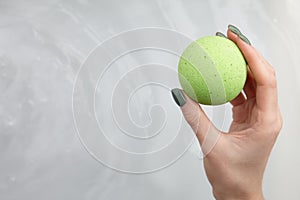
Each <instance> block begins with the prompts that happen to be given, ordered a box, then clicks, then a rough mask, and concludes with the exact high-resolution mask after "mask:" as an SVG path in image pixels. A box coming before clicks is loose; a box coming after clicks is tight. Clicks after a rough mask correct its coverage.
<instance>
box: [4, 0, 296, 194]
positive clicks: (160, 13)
mask: <svg viewBox="0 0 300 200" xmlns="http://www.w3.org/2000/svg"><path fill="white" fill-rule="evenodd" d="M299 9H300V1H296V0H287V1H280V0H264V1H250V0H247V1H233V0H212V1H204V0H202V1H200V0H198V1H196V0H193V1H192V0H187V1H183V0H176V1H171V0H162V1H158V0H157V1H146V0H133V1H116V0H111V1H104V0H100V1H96V0H90V1H88V0H77V1H75V0H74V1H73V0H53V1H47V0H27V1H22V0H9V1H8V0H7V1H5V0H1V1H0V199H1V200H17V199H24V200H32V199H39V200H47V199H49V200H50V199H51V200H53V199H55V200H60V199H61V200H65V199H73V200H83V199H84V200H89V199H101V200H109V199H110V200H111V199H112V200H115V199H124V200H125V199H128V200H129V199H130V200H134V199H137V200H138V199H145V200H146V199H149V200H150V199H157V200H160V199H161V200H165V199H173V200H177V199H178V200H181V199H189V200H193V199H195V200H196V199H213V196H212V194H211V188H210V186H209V184H208V181H207V179H206V176H205V174H204V169H203V166H202V161H201V160H200V159H199V158H198V157H199V156H198V155H197V146H196V145H193V146H192V147H191V148H190V149H189V150H188V151H187V152H186V153H185V154H184V155H183V156H182V157H181V158H180V159H179V160H177V162H175V163H174V164H173V165H170V166H169V167H167V168H165V169H163V170H159V171H157V172H154V173H149V174H141V175H134V174H126V173H121V172H119V171H116V170H112V169H110V168H108V167H106V166H104V165H102V164H100V163H99V162H98V161H96V160H95V159H93V158H92V156H91V155H90V154H89V153H88V152H87V151H86V150H85V148H84V147H83V145H82V144H81V142H80V140H79V138H78V136H77V133H76V128H75V125H74V120H73V114H72V91H73V86H74V82H75V78H76V74H77V72H78V70H79V69H80V66H81V64H82V63H83V62H84V60H85V59H86V58H87V56H88V55H89V52H91V51H92V50H93V49H94V48H95V47H96V46H97V45H98V44H99V43H101V42H103V41H104V40H106V39H107V38H110V37H111V36H113V35H115V34H118V33H120V32H122V31H128V30H131V29H135V28H143V27H160V28H165V29H171V30H175V31H178V32H180V33H183V34H185V35H188V36H189V37H190V38H192V39H197V38H199V37H202V36H205V35H213V34H214V33H215V32H216V31H223V32H224V31H225V30H226V29H227V24H228V23H232V24H234V25H237V26H238V27H240V28H241V30H242V31H243V33H245V35H247V36H248V38H249V39H250V41H251V42H252V43H253V45H254V46H255V47H256V48H257V49H258V50H259V51H260V52H261V53H262V54H263V55H264V56H265V57H266V58H267V59H268V60H269V62H270V63H271V64H272V65H273V66H274V68H275V69H276V72H277V77H278V88H279V102H280V106H281V110H282V113H283V119H284V126H283V129H282V133H281V135H280V137H279V138H278V141H277V143H276V145H275V147H274V151H273V152H272V155H271V157H270V161H269V163H268V166H267V169H266V173H265V177H264V193H265V197H266V199H273V200H281V199H289V200H299V199H300V190H299V185H300V173H299V171H298V170H299V167H300V156H299V152H300V147H299V141H300V135H299V130H298V125H299V117H298V113H300V105H299V102H300V67H299V66H298V63H299V61H300V56H299V48H298V46H299V45H300V40H299V35H300V22H299V19H300V14H299ZM137 39H138V38H137ZM150 54H151V55H152V56H153V57H155V55H156V54H155V53H150ZM145 55H148V57H147V56H145V57H146V58H144V59H145V60H147V59H148V60H149V53H148V54H145ZM160 56H162V55H160ZM156 57H159V55H157V56H156ZM168 59H169V60H171V63H172V62H173V61H174V57H173V58H171V57H170V58H168ZM132 60H133V61H134V60H135V57H134V55H132V56H131V61H132ZM150 60H151V59H150ZM172 60H173V61H172ZM175 63H176V60H175ZM121 64H122V63H121ZM121 64H120V65H121ZM172 67H173V68H174V69H175V70H176V65H174V66H172ZM114 69H115V71H118V68H117V65H116V66H115V68H114ZM143 76H144V77H147V74H144V75H143ZM166 76H168V74H166ZM112 79H113V78H112ZM112 79H109V76H108V79H107V80H108V81H109V80H112ZM87 82H88V80H87ZM128 84H129V85H130V80H129V83H128ZM145 91H146V92H144V93H143V92H141V93H139V95H138V98H136V99H135V101H136V102H135V104H134V105H131V106H130V109H131V110H132V118H133V119H134V120H135V121H136V122H137V123H139V124H147V123H146V122H149V118H147V116H148V115H147V111H148V108H149V106H151V102H154V100H153V99H151V98H150V97H151V96H154V95H157V94H161V97H162V98H160V99H159V101H161V104H162V105H170V106H171V107H173V109H174V110H176V112H175V114H174V115H172V116H170V115H169V116H168V117H169V118H168V119H167V120H169V121H170V123H171V124H172V122H173V121H174V120H175V122H176V120H178V117H180V116H181V115H180V112H179V110H178V108H177V107H176V106H175V104H174V102H173V101H172V99H171V98H170V95H169V92H168V91H166V90H154V89H153V90H152V89H151V88H148V89H146V90H145ZM106 92H109V91H103V94H102V96H101V95H100V97H99V98H101V97H103V98H105V95H104V94H105V93H106ZM143 97H145V98H143ZM82 98H84V97H82ZM155 101H157V99H156V100H155ZM145 106H146V107H147V109H144V108H145ZM168 109H169V108H168ZM205 109H206V111H207V112H210V111H211V108H209V107H206V108H205ZM221 110H223V111H226V112H225V118H224V116H223V117H219V118H218V116H217V117H216V116H215V117H214V122H215V123H216V124H217V126H218V127H220V128H222V129H223V130H226V129H227V128H228V126H229V123H230V119H231V118H230V114H231V113H230V106H229V105H225V106H223V107H222V109H221ZM99 112H100V113H101V109H100V110H99ZM167 114H168V113H167ZM157 116H160V114H157ZM148 117H149V116H148ZM150 122H151V120H150ZM175 122H174V123H173V124H175ZM106 127H108V128H109V127H111V129H112V130H114V128H115V124H113V123H112V122H110V121H108V122H106ZM164 139H165V140H167V139H168V137H165V138H164ZM118 142H122V141H118ZM124 143H126V142H124ZM136 145H137V144H136ZM104 150H105V149H104ZM107 153H109V152H107ZM124 162H126V161H124ZM142 164H143V163H141V166H142Z"/></svg>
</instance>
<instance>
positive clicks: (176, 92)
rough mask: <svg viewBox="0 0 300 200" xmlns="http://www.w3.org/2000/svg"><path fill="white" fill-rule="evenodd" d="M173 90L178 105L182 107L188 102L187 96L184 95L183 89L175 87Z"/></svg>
mask: <svg viewBox="0 0 300 200" xmlns="http://www.w3.org/2000/svg"><path fill="white" fill-rule="evenodd" d="M171 92H172V96H173V99H174V101H175V102H176V104H177V105H178V106H180V107H182V106H183V105H184V104H185V103H186V100H185V97H184V95H183V93H182V91H181V90H180V89H178V88H174V89H173V90H172V91H171Z"/></svg>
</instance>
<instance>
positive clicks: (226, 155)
mask: <svg viewBox="0 0 300 200" xmlns="http://www.w3.org/2000/svg"><path fill="white" fill-rule="evenodd" d="M227 37H228V39H230V40H232V41H233V42H234V43H236V44H237V46H238V47H239V49H240V50H241V52H242V53H243V55H244V57H245V59H246V60H247V63H248V75H247V81H246V84H245V86H244V89H243V91H244V94H245V95H244V94H243V93H240V94H239V95H238V96H237V97H236V98H235V99H234V100H232V101H231V102H230V103H231V104H232V106H233V107H232V112H233V121H232V123H231V126H230V129H229V132H228V133H224V132H222V131H220V130H218V129H217V128H216V127H215V126H213V124H212V123H211V122H210V120H209V119H208V117H207V116H206V114H205V113H204V112H203V110H202V108H201V106H200V105H199V104H198V103H196V102H194V101H193V100H191V99H190V98H189V97H188V96H187V95H186V94H184V97H185V99H186V103H185V104H184V105H183V106H182V107H181V110H182V113H183V115H184V117H185V119H186V120H187V122H188V123H189V124H190V126H191V127H192V128H193V130H194V132H195V133H196V136H197V138H198V140H199V142H200V144H201V147H202V151H203V152H204V153H205V154H206V156H205V157H204V167H205V171H206V175H207V177H208V180H209V182H210V183H211V185H212V190H213V195H214V196H215V198H216V199H218V200H219V199H220V200H227V199H236V200H238V199H243V200H252V199H255V200H260V199H264V197H263V192H262V179H263V174H264V171H265V167H266V164H267V162H268V159H269V156H270V152H271V150H272V148H273V146H274V143H275V141H276V138H277V136H278V134H279V132H280V129H281V127H282V117H281V114H280V109H279V105H278V100H277V84H276V76H275V72H274V69H273V67H272V66H271V65H270V64H269V63H268V62H267V61H266V60H265V59H264V58H263V57H262V56H261V54H260V53H259V52H258V51H257V50H256V49H255V48H254V47H252V46H251V45H248V44H247V43H245V42H244V41H243V40H241V39H240V38H239V37H238V36H237V35H236V34H234V33H233V32H231V31H230V30H228V31H227ZM217 136H219V137H217ZM216 138H218V139H216ZM209 141H217V143H212V142H209Z"/></svg>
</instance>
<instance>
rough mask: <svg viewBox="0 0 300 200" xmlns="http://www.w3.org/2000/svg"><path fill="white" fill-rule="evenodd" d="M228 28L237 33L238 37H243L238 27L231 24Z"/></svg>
mask: <svg viewBox="0 0 300 200" xmlns="http://www.w3.org/2000/svg"><path fill="white" fill-rule="evenodd" d="M228 28H229V30H230V31H231V32H233V33H235V34H236V35H241V34H242V33H241V31H240V30H239V29H238V28H237V27H235V26H233V25H231V24H229V25H228Z"/></svg>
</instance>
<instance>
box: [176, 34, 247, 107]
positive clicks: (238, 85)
mask: <svg viewBox="0 0 300 200" xmlns="http://www.w3.org/2000/svg"><path fill="white" fill-rule="evenodd" d="M178 74H179V81H180V84H181V86H182V88H183V90H184V91H185V92H186V93H187V95H188V96H189V97H191V98H192V99H194V100H195V101H197V102H199V103H201V104H206V105H220V104H223V103H226V102H229V101H231V100H232V99H234V98H235V97H236V96H237V95H238V94H239V93H240V92H241V91H242V89H243V87H244V84H245V82H246V78H247V66H246V61H245V59H244V57H243V55H242V53H241V52H240V50H239V48H238V47H237V46H236V45H235V44H234V43H233V42H232V41H231V40H229V39H227V38H223V37H219V36H206V37H203V38H200V39H198V40H196V41H195V42H193V43H191V44H190V45H189V46H188V47H187V48H186V49H185V50H184V52H183V54H182V56H181V58H180V60H179V63H178Z"/></svg>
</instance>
